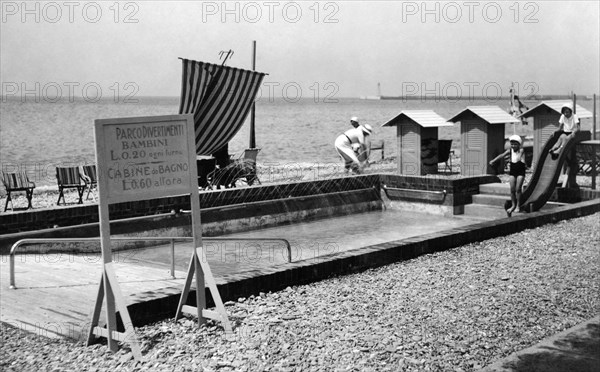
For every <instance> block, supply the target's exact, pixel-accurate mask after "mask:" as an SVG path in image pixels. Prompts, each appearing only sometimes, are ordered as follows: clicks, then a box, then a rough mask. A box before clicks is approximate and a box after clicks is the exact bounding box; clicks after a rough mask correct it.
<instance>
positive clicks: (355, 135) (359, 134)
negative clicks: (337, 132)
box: [344, 128, 365, 145]
mask: <svg viewBox="0 0 600 372" xmlns="http://www.w3.org/2000/svg"><path fill="white" fill-rule="evenodd" d="M344 134H345V135H346V136H347V137H348V139H349V140H350V143H351V144H352V143H359V144H361V145H364V144H365V134H364V133H363V131H362V129H360V128H352V129H348V130H347V131H345V132H344Z"/></svg>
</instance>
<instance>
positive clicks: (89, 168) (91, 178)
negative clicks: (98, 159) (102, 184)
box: [80, 164, 98, 200]
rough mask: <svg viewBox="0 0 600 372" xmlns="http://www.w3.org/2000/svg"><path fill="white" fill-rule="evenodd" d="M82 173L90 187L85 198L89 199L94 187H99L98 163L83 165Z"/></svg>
mask: <svg viewBox="0 0 600 372" xmlns="http://www.w3.org/2000/svg"><path fill="white" fill-rule="evenodd" d="M80 174H81V178H82V179H83V182H85V185H86V187H87V189H88V193H87V195H86V197H85V200H89V199H90V193H91V192H92V188H98V174H97V172H96V165H94V164H92V165H84V166H82V167H81V172H80Z"/></svg>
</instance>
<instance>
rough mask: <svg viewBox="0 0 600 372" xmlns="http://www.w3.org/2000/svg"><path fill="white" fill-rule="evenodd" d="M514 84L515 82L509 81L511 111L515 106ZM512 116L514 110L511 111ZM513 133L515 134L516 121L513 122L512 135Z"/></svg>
mask: <svg viewBox="0 0 600 372" xmlns="http://www.w3.org/2000/svg"><path fill="white" fill-rule="evenodd" d="M514 85H515V83H513V82H511V83H510V109H511V111H513V110H514V107H515V89H514ZM512 116H513V117H515V113H514V111H513V112H512ZM514 134H517V123H513V135H514Z"/></svg>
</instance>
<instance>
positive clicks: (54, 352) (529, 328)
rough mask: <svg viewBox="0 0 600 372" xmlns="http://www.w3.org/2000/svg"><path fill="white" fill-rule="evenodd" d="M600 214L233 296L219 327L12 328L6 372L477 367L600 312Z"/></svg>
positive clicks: (185, 322)
mask: <svg viewBox="0 0 600 372" xmlns="http://www.w3.org/2000/svg"><path fill="white" fill-rule="evenodd" d="M599 218H600V213H597V214H595V215H591V216H586V217H582V218H577V219H572V220H568V221H562V222H560V223H557V224H549V225H545V226H542V227H540V228H536V229H531V230H526V231H523V232H521V233H517V234H512V235H508V236H505V237H502V238H496V239H491V240H486V241H483V242H479V243H474V244H469V245H466V246H463V247H460V248H456V249H452V250H449V251H446V252H441V253H437V254H431V255H426V256H422V257H419V258H417V259H413V260H410V261H405V262H402V263H397V264H391V265H388V266H385V267H381V268H378V269H374V270H369V271H365V272H362V273H358V274H353V275H347V276H342V277H334V278H330V279H328V280H324V281H321V282H317V283H314V284H310V285H303V286H298V287H292V288H287V289H286V290H284V291H281V292H276V293H267V294H261V295H259V296H256V297H254V296H251V297H250V298H247V299H239V300H238V301H237V302H230V303H227V304H226V305H227V310H228V314H229V316H230V319H231V320H232V322H233V323H234V332H235V338H234V340H233V341H227V340H226V338H225V337H224V332H223V330H222V328H221V327H220V326H219V325H218V324H215V323H212V322H209V324H208V325H204V326H202V327H200V328H197V327H196V326H195V324H196V323H195V322H194V321H193V320H190V319H185V318H184V319H181V320H179V321H178V322H173V321H172V320H166V321H162V322H158V323H155V324H152V325H149V326H145V327H143V328H138V330H137V331H138V335H139V336H140V338H141V340H142V351H143V354H144V357H145V359H146V361H145V362H136V361H135V360H133V359H132V357H131V353H130V352H129V350H128V348H127V345H124V347H123V348H121V349H120V350H119V351H118V352H117V353H115V354H112V353H110V352H109V351H108V349H107V348H106V347H105V346H104V345H94V346H92V347H84V346H83V345H82V344H81V343H77V344H74V343H71V342H68V341H64V340H50V339H45V338H43V337H41V336H38V335H32V334H25V333H24V332H23V331H20V330H17V329H14V328H10V327H8V326H6V325H3V327H2V328H3V329H2V340H3V342H2V346H1V347H0V360H1V362H0V369H2V370H6V371H104V370H120V371H121V370H122V371H138V370H139V371H188V370H189V371H192V370H193V371H202V370H204V371H472V370H477V369H478V368H480V367H483V366H485V365H488V364H490V363H491V362H492V361H494V360H496V359H498V358H501V357H504V356H507V355H509V354H511V353H512V352H515V351H517V350H520V349H523V348H525V347H528V346H530V345H533V344H535V343H537V342H539V341H540V340H542V339H543V338H545V337H548V336H550V335H553V334H555V333H557V332H559V331H562V330H564V329H566V328H569V327H572V326H574V325H576V324H578V323H580V322H582V321H585V320H588V319H590V318H592V317H594V316H596V315H597V314H598V310H599V309H600V306H599V305H600V298H599V293H600V291H599V290H600V288H599V287H600V273H599V270H598V259H599V258H600V257H599V256H600V254H599V249H598V247H599V246H600V229H599Z"/></svg>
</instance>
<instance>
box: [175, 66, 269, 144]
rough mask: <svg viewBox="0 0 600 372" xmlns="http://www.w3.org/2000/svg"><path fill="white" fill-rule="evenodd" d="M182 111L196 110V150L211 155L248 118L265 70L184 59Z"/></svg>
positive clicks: (180, 107) (189, 112)
mask: <svg viewBox="0 0 600 372" xmlns="http://www.w3.org/2000/svg"><path fill="white" fill-rule="evenodd" d="M182 70H183V74H182V82H181V97H180V101H179V113H180V114H191V113H193V114H194V128H195V136H196V154H198V155H211V154H213V153H214V152H216V151H217V150H218V149H220V148H221V147H223V146H224V145H225V144H226V143H228V142H229V141H230V140H231V139H232V138H233V136H235V134H236V133H237V132H238V131H239V130H240V128H241V127H242V124H244V121H245V120H246V117H247V116H248V113H249V112H250V108H251V107H252V103H253V102H254V99H255V98H256V95H257V94H258V90H259V89H260V84H261V83H262V79H263V78H264V76H265V74H264V73H261V72H256V71H250V70H243V69H239V68H235V67H229V66H222V65H215V64H212V63H205V62H198V61H192V60H188V59H182Z"/></svg>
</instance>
